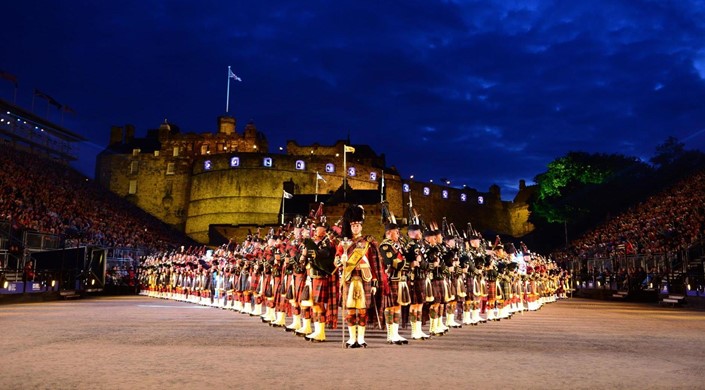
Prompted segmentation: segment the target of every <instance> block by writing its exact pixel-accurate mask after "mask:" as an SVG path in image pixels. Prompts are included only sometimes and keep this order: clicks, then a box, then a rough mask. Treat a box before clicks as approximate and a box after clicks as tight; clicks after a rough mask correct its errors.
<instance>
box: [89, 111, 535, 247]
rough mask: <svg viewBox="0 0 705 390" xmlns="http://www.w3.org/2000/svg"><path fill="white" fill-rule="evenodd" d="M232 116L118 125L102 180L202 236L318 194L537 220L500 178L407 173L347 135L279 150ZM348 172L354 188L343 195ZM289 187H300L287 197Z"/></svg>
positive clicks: (472, 217)
mask: <svg viewBox="0 0 705 390" xmlns="http://www.w3.org/2000/svg"><path fill="white" fill-rule="evenodd" d="M235 125H236V121H235V118H233V117H229V116H221V117H219V118H218V131H217V132H216V133H202V134H195V133H181V132H180V131H179V129H178V127H177V126H175V125H173V124H170V123H168V122H167V121H164V123H162V124H161V125H160V126H159V128H158V129H155V130H149V131H148V133H147V136H146V137H144V138H136V137H135V129H134V127H133V126H130V125H127V126H125V127H124V128H123V127H113V128H112V129H111V133H110V143H109V145H108V147H107V148H106V149H105V150H104V151H102V152H101V153H100V154H99V155H98V157H97V162H96V181H98V182H99V183H101V184H102V185H103V186H105V187H106V188H108V189H110V190H111V191H112V192H114V193H116V194H118V195H120V196H122V197H125V198H127V199H129V200H130V201H132V202H133V203H135V204H136V205H137V206H139V207H140V208H142V209H143V210H145V211H147V212H149V213H150V214H152V215H154V216H155V217H157V218H159V219H161V220H162V221H164V222H165V223H168V224H170V225H172V226H175V227H177V228H178V229H180V230H183V231H184V232H185V233H186V234H187V235H189V236H190V237H192V238H193V239H195V240H197V241H199V242H202V243H208V242H209V241H213V237H212V230H213V228H214V227H223V226H242V225H247V226H266V225H270V226H271V225H276V224H278V223H280V222H281V220H282V217H284V219H285V220H286V221H289V220H291V219H292V218H293V216H294V215H295V214H300V213H306V209H308V208H309V207H310V206H311V205H313V204H314V199H317V200H319V201H323V202H326V214H328V215H329V217H334V216H337V215H339V214H342V209H343V208H344V206H343V205H342V203H343V202H344V201H346V202H356V203H361V204H368V205H370V206H371V207H369V212H368V218H369V217H370V215H375V214H378V212H379V203H380V200H381V199H382V198H384V200H386V201H387V202H388V203H389V209H390V210H391V211H392V212H393V213H394V214H395V215H396V216H398V218H400V219H402V220H403V219H404V217H407V216H408V206H407V205H408V203H409V196H410V195H411V196H412V201H413V206H414V209H416V210H417V211H418V213H419V214H420V215H422V218H423V219H424V220H426V221H432V220H434V221H440V220H441V219H442V218H443V217H447V218H448V220H449V221H450V222H455V224H456V225H459V224H464V223H465V222H467V221H472V222H473V226H474V227H475V228H476V229H491V230H493V231H495V232H498V233H505V234H510V235H514V236H521V235H523V234H526V233H528V232H529V231H531V230H532V229H533V227H532V226H531V225H530V224H529V223H528V222H527V219H528V206H527V204H526V202H525V200H526V198H527V189H526V188H525V187H523V186H522V188H520V192H519V194H518V195H517V199H521V201H519V202H517V199H515V201H514V202H502V201H501V199H500V194H499V188H498V187H496V186H493V188H491V189H490V191H489V192H487V193H480V192H478V191H476V190H474V189H468V188H463V189H457V188H451V187H444V186H441V185H434V184H423V183H414V182H413V181H411V180H402V179H401V176H400V175H399V173H398V172H397V171H396V170H395V169H394V168H390V167H387V166H386V162H385V157H384V154H381V155H378V154H376V153H375V152H374V151H373V149H372V148H371V147H370V146H367V145H353V146H354V149H355V153H352V154H351V153H347V154H345V153H344V146H345V142H344V141H338V142H337V143H335V144H334V145H331V146H322V145H319V144H313V145H305V146H300V145H298V144H297V143H296V142H295V141H288V142H287V146H286V150H279V151H277V152H276V153H273V152H270V151H269V150H268V149H269V148H268V144H267V140H266V137H265V136H264V134H263V133H262V132H260V131H259V130H257V128H256V127H255V125H254V124H253V123H248V124H247V125H246V126H245V128H244V131H243V132H242V133H238V132H237V131H236V126H235ZM345 158H347V161H346V164H344V159H345ZM344 165H345V168H346V169H344ZM345 174H347V175H346V176H344V175H345ZM382 178H384V179H382ZM344 179H347V185H348V187H349V188H351V189H353V191H352V192H348V193H345V194H344V196H343V198H341V196H340V194H342V193H343V192H342V188H343V182H344ZM382 180H384V187H382ZM285 191H286V192H287V193H290V194H292V195H294V198H293V199H292V200H291V203H290V204H291V205H290V206H287V205H286V204H285V202H284V200H283V194H284V192H285ZM382 191H383V193H382ZM348 194H350V195H348ZM348 196H349V198H348ZM287 202H289V201H288V200H287ZM302 203H304V204H305V206H304V207H303V208H302V207H296V205H297V204H299V205H300V204H302ZM336 205H337V206H336ZM336 213H338V214H336ZM332 222H334V221H332ZM373 230H374V229H373ZM370 233H372V231H371V232H370Z"/></svg>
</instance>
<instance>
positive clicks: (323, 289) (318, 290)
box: [311, 277, 330, 304]
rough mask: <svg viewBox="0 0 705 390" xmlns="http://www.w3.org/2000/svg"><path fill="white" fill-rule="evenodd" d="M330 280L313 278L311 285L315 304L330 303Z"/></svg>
mask: <svg viewBox="0 0 705 390" xmlns="http://www.w3.org/2000/svg"><path fill="white" fill-rule="evenodd" d="M329 284H330V283H329V280H328V277H322V278H313V279H311V285H312V287H313V291H312V293H313V303H314V304H316V303H319V304H324V303H326V302H328V295H329Z"/></svg>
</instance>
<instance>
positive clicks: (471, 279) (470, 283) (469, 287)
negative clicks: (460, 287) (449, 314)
mask: <svg viewBox="0 0 705 390" xmlns="http://www.w3.org/2000/svg"><path fill="white" fill-rule="evenodd" d="M474 287H475V276H473V275H468V276H466V277H465V293H466V294H467V295H465V300H466V301H473V300H475V299H477V298H479V297H476V296H475V292H474V291H475V290H474Z"/></svg>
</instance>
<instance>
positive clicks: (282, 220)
mask: <svg viewBox="0 0 705 390" xmlns="http://www.w3.org/2000/svg"><path fill="white" fill-rule="evenodd" d="M284 199H286V197H285V196H284V192H283V191H282V219H281V224H282V225H283V224H284Z"/></svg>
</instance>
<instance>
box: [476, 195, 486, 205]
mask: <svg viewBox="0 0 705 390" xmlns="http://www.w3.org/2000/svg"><path fill="white" fill-rule="evenodd" d="M477 204H485V197H484V196H478V197H477Z"/></svg>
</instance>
